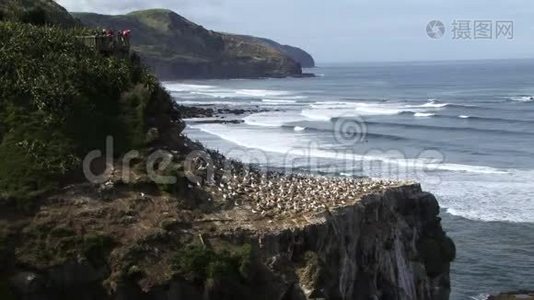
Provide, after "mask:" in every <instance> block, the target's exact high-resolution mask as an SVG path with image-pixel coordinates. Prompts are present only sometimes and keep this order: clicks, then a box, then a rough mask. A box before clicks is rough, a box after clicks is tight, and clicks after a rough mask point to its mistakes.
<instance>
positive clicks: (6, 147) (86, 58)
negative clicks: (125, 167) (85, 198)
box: [0, 13, 171, 199]
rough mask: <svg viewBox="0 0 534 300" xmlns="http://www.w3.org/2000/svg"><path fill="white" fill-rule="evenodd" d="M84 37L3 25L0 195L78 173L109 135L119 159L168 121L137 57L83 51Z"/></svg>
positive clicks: (35, 191) (37, 189)
mask: <svg viewBox="0 0 534 300" xmlns="http://www.w3.org/2000/svg"><path fill="white" fill-rule="evenodd" d="M32 16H33V17H32V18H30V17H28V20H30V19H31V20H32V22H31V23H36V22H37V21H42V20H40V19H39V18H38V16H39V14H38V13H34V14H32ZM84 33H85V30H84V29H60V28H55V27H38V26H33V25H28V24H21V23H11V22H4V23H0V196H2V197H9V198H14V199H27V198H33V197H35V196H36V195H39V194H41V193H43V192H46V191H48V190H50V189H52V188H54V187H55V186H57V184H58V182H59V180H60V179H61V178H63V177H64V176H66V175H68V174H70V173H71V172H72V171H74V170H79V169H80V167H81V166H80V163H79V162H80V161H81V160H82V159H83V157H84V156H85V155H86V154H87V153H88V152H89V151H92V150H105V141H106V137H107V136H113V137H114V138H115V141H114V142H115V145H114V146H115V147H114V149H115V153H114V154H115V155H120V154H121V153H123V152H125V151H129V150H132V149H136V148H138V147H141V146H144V145H143V143H144V140H145V132H146V130H147V129H148V128H149V127H150V126H153V125H154V124H153V123H156V124H163V123H164V122H163V121H162V120H165V118H170V112H169V107H171V100H170V98H169V97H168V95H167V94H166V93H165V92H163V89H162V88H161V87H160V86H159V83H158V82H157V80H156V79H155V77H154V76H152V75H151V74H149V73H148V72H147V71H146V70H145V68H144V67H143V66H141V65H140V64H139V63H138V61H137V60H134V61H131V60H128V59H118V58H115V57H104V56H101V55H99V54H98V53H97V52H96V51H95V50H94V49H91V48H88V47H85V46H83V45H82V44H81V43H80V41H79V40H78V39H77V38H76V36H78V35H82V34H84ZM154 120H157V122H156V121H154ZM166 122H167V123H168V122H170V121H168V120H167V121H166Z"/></svg>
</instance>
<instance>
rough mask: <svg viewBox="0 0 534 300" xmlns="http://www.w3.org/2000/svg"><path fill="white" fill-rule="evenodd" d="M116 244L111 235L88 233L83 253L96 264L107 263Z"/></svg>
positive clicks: (84, 241) (84, 240)
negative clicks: (107, 258) (108, 256)
mask: <svg viewBox="0 0 534 300" xmlns="http://www.w3.org/2000/svg"><path fill="white" fill-rule="evenodd" d="M113 244H114V241H113V239H112V238H111V237H109V236H106V235H100V234H93V235H86V236H85V237H84V239H83V254H84V256H85V257H86V258H87V259H88V260H89V261H90V262H91V263H93V264H94V265H101V264H103V263H105V259H106V257H107V254H108V253H109V252H110V250H111V249H112V247H113Z"/></svg>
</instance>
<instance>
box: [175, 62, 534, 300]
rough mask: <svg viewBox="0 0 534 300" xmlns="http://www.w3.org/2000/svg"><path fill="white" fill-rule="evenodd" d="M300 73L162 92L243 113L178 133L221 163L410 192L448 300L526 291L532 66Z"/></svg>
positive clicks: (437, 65) (533, 239) (531, 240)
mask: <svg viewBox="0 0 534 300" xmlns="http://www.w3.org/2000/svg"><path fill="white" fill-rule="evenodd" d="M310 71H311V72H313V73H315V74H316V75H317V77H315V78H288V79H260V80H204V81H186V82H166V83H165V86H166V88H167V89H168V90H169V91H170V92H171V93H172V95H173V96H174V97H176V101H177V102H178V103H180V104H183V105H192V106H205V107H213V106H216V107H225V108H231V109H235V108H242V109H246V110H251V111H254V112H253V113H252V114H246V115H243V117H242V118H241V119H242V122H241V123H235V122H229V123H213V122H212V123H209V122H205V120H194V119H192V120H189V121H188V127H187V129H186V134H187V135H188V136H189V137H190V138H192V139H193V140H198V141H200V142H202V143H203V144H205V145H206V146H207V147H209V148H213V149H217V150H219V151H220V152H221V153H223V154H225V155H227V156H229V157H232V158H235V159H239V160H242V161H245V162H249V163H254V164H258V165H260V166H268V167H272V168H280V169H287V170H288V171H292V172H315V173H319V174H326V175H334V176H362V175H363V176H371V177H387V178H392V179H410V180H416V181H418V182H421V184H422V186H423V188H424V189H425V190H427V191H429V192H432V193H434V194H435V195H436V197H437V198H438V200H439V202H440V205H441V207H442V214H441V215H442V219H443V220H442V223H443V226H444V228H445V230H446V231H447V232H448V234H449V236H451V237H452V238H453V240H454V241H455V243H456V246H457V258H456V260H455V262H454V263H453V265H452V271H451V276H452V285H453V286H452V295H451V299H484V295H486V294H489V293H496V292H503V291H510V290H520V289H534V183H533V182H532V180H533V179H534V159H533V158H534V61H533V60H507V61H504V60H503V61H461V62H411V63H359V64H331V65H321V66H320V67H318V68H315V69H313V70H310ZM228 118H229V119H236V118H237V119H240V117H236V116H228Z"/></svg>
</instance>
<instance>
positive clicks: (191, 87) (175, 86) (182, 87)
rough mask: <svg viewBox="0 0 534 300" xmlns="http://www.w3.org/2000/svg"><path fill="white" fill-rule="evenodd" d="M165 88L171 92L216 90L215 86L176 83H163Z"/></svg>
mask: <svg viewBox="0 0 534 300" xmlns="http://www.w3.org/2000/svg"><path fill="white" fill-rule="evenodd" d="M163 86H164V87H165V88H166V89H167V90H168V91H170V92H190V91H199V90H208V89H214V88H215V86H212V85H205V84H186V83H175V82H163Z"/></svg>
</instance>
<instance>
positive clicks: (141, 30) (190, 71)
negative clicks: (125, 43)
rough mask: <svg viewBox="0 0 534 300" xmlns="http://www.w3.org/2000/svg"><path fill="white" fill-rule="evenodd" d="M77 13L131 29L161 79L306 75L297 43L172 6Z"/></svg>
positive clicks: (94, 22) (92, 21) (85, 19)
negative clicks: (233, 31) (210, 26)
mask: <svg viewBox="0 0 534 300" xmlns="http://www.w3.org/2000/svg"><path fill="white" fill-rule="evenodd" d="M73 15H74V16H75V17H77V18H79V19H80V20H81V21H82V23H84V24H85V25H88V26H91V27H95V28H96V27H100V28H114V29H125V28H128V29H131V30H132V38H131V39H132V47H133V49H134V50H135V51H136V52H137V53H139V55H140V56H141V58H142V59H143V61H144V62H145V63H146V64H148V65H149V66H150V67H152V69H153V70H154V71H155V73H156V74H157V75H158V76H159V77H160V78H162V79H169V80H171V79H185V78H199V79H200V78H202V79H204V78H259V77H287V76H301V75H302V68H301V64H302V63H304V64H306V65H308V64H309V59H304V60H302V61H301V60H300V59H295V58H297V57H301V56H303V55H294V54H296V53H297V51H296V50H295V49H292V50H291V51H289V50H288V51H286V50H284V49H289V48H287V47H285V46H281V45H278V46H275V45H274V42H273V43H266V42H263V41H261V40H259V39H258V40H254V39H244V38H242V37H240V36H235V35H230V34H224V33H218V32H214V31H210V30H207V29H205V28H204V27H202V26H199V25H197V24H195V23H193V22H191V21H189V20H187V19H185V18H183V17H181V16H179V15H177V14H176V13H174V12H172V11H168V10H147V11H138V12H134V13H130V14H128V15H123V16H106V15H98V14H88V13H73ZM300 61H301V63H300V64H299V62H300Z"/></svg>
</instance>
